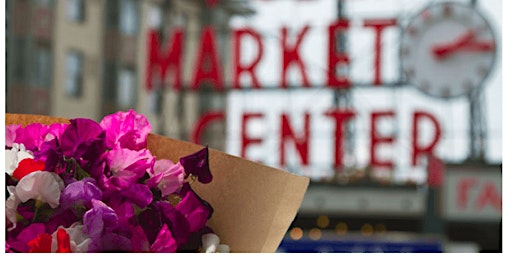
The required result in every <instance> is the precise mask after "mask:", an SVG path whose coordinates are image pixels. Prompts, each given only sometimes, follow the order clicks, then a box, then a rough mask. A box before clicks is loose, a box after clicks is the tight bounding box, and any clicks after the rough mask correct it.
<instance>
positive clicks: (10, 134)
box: [5, 124, 21, 147]
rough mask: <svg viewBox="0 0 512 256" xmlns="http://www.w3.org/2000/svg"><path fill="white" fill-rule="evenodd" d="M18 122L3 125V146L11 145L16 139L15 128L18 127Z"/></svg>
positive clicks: (19, 126)
mask: <svg viewBox="0 0 512 256" xmlns="http://www.w3.org/2000/svg"><path fill="white" fill-rule="evenodd" d="M20 128H21V125H19V124H9V125H6V126H5V146H7V147H12V144H13V143H14V141H15V140H16V130H18V129H20Z"/></svg>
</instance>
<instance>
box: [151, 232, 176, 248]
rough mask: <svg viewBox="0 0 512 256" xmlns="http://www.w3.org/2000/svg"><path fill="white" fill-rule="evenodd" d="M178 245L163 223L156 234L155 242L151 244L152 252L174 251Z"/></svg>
mask: <svg viewBox="0 0 512 256" xmlns="http://www.w3.org/2000/svg"><path fill="white" fill-rule="evenodd" d="M176 249H178V246H177V245H176V240H174V237H173V236H172V233H171V231H170V230H169V227H167V225H163V226H162V228H161V229H160V232H158V235H157V236H156V239H155V242H154V243H153V244H152V245H151V251H152V252H159V253H165V252H176Z"/></svg>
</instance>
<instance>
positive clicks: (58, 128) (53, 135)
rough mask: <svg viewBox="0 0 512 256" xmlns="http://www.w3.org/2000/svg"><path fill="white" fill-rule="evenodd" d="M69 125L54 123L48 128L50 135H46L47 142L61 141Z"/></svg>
mask: <svg viewBox="0 0 512 256" xmlns="http://www.w3.org/2000/svg"><path fill="white" fill-rule="evenodd" d="M68 126H69V124H63V123H54V124H50V125H49V126H48V133H47V134H46V137H45V141H49V140H52V139H60V137H61V136H62V134H63V133H64V131H65V130H66V128H68Z"/></svg>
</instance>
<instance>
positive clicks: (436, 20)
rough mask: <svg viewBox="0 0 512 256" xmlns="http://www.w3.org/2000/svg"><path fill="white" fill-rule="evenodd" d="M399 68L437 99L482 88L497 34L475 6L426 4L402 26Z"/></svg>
mask: <svg viewBox="0 0 512 256" xmlns="http://www.w3.org/2000/svg"><path fill="white" fill-rule="evenodd" d="M399 54H400V59H401V62H402V64H401V72H402V74H403V75H404V77H405V79H406V80H407V82H408V83H409V84H411V85H413V86H415V87H417V88H418V89H420V90H421V91H423V92H424V93H426V94H428V95H431V96H434V97H441V98H453V97H457V96H462V95H469V94H470V93H471V92H472V91H473V90H475V89H477V88H480V87H481V86H482V84H483V82H484V80H485V79H486V78H487V76H488V75H489V73H490V72H491V70H492V68H493V66H494V62H495V59H496V37H495V34H494V32H493V30H492V28H491V26H490V25H489V22H488V21H487V20H486V19H485V17H484V16H483V15H482V14H481V13H479V12H478V10H476V9H475V8H474V7H472V6H469V5H466V4H463V3H454V2H442V3H435V4H432V5H428V6H427V7H425V8H424V9H423V10H421V11H420V12H419V13H418V14H417V15H415V16H413V17H412V18H411V20H410V21H409V23H408V24H407V25H406V26H405V28H404V29H403V30H402V34H401V43H400V51H399Z"/></svg>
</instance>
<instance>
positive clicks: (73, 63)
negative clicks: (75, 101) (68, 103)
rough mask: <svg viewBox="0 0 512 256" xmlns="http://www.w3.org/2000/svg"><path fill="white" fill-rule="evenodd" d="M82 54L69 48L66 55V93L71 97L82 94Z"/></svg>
mask: <svg viewBox="0 0 512 256" xmlns="http://www.w3.org/2000/svg"><path fill="white" fill-rule="evenodd" d="M83 62H84V60H83V56H82V54H81V53H79V52H77V51H74V50H71V51H69V52H68V54H67V55H66V81H65V90H66V94H67V95H69V96H72V97H76V98H78V97H81V96H82V89H83V88H82V87H83V70H84V64H83Z"/></svg>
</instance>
